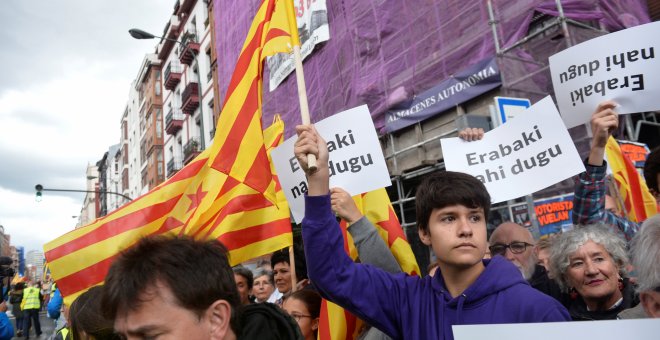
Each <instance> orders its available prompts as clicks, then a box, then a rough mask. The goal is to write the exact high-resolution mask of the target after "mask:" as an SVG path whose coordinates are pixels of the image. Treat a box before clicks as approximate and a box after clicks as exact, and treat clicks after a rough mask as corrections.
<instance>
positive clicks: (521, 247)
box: [488, 242, 534, 256]
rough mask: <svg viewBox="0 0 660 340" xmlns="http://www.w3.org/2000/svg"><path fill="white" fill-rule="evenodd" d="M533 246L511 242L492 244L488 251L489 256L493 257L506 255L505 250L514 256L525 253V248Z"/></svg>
mask: <svg viewBox="0 0 660 340" xmlns="http://www.w3.org/2000/svg"><path fill="white" fill-rule="evenodd" d="M533 246H534V245H533V244H529V243H527V242H511V243H509V244H494V245H492V246H490V247H488V249H490V254H491V255H492V256H495V255H504V254H505V253H506V250H507V248H508V249H509V250H511V252H512V253H514V254H521V253H523V252H525V250H526V249H527V247H533Z"/></svg>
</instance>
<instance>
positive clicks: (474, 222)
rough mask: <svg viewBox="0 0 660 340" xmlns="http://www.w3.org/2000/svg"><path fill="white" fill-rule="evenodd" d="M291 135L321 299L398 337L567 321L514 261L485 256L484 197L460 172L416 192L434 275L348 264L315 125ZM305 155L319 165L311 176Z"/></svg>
mask: <svg viewBox="0 0 660 340" xmlns="http://www.w3.org/2000/svg"><path fill="white" fill-rule="evenodd" d="M296 130H297V133H298V140H297V141H296V144H295V147H294V152H295V155H296V158H297V159H298V162H299V163H300V166H301V168H302V169H303V170H304V171H305V174H306V175H307V182H308V192H307V195H306V196H305V218H304V220H303V230H302V234H303V239H304V245H305V253H306V257H307V265H308V266H307V267H308V271H309V276H310V279H311V280H312V282H314V285H315V286H316V287H317V288H318V290H319V292H320V293H321V295H322V296H323V297H325V298H326V299H328V300H330V301H332V302H334V303H337V304H338V305H340V306H342V307H344V308H346V309H347V310H348V311H350V312H352V313H355V314H356V315H357V316H358V317H360V318H361V319H363V320H365V322H367V323H369V324H371V325H373V326H375V327H376V328H378V329H380V330H381V331H383V332H385V333H386V334H387V335H389V336H390V337H392V338H396V339H453V333H452V326H453V325H461V324H490V323H517V322H547V321H568V320H569V315H568V312H567V311H566V309H565V308H564V307H563V306H561V304H560V303H559V302H557V301H556V300H554V299H552V298H551V297H549V296H547V295H544V294H542V293H540V292H538V291H536V290H535V289H533V288H532V287H530V286H529V285H528V284H527V282H525V280H524V279H523V277H522V275H520V272H519V271H518V269H516V267H515V266H514V265H512V264H511V262H509V261H507V260H506V259H504V258H502V257H495V258H494V259H492V260H482V259H483V257H484V254H485V252H486V248H487V241H486V220H487V217H488V212H489V210H490V196H489V194H488V192H487V191H486V188H485V187H484V185H483V183H481V182H480V181H479V180H477V179H476V178H474V177H472V176H470V175H467V174H462V173H457V172H449V171H447V172H441V173H437V174H434V175H431V176H428V177H426V178H425V179H424V181H423V182H422V184H420V186H419V187H418V190H417V197H416V205H417V223H418V233H419V237H420V239H421V241H422V242H423V243H424V244H426V245H428V246H431V248H432V249H433V252H434V253H435V255H436V258H437V260H438V265H439V266H438V271H437V273H436V274H435V275H434V276H433V277H430V276H426V277H423V278H421V277H418V276H408V275H405V274H391V273H387V272H385V271H383V270H380V269H378V268H375V267H372V266H369V265H362V264H357V263H354V262H353V261H352V260H351V259H350V257H348V255H347V254H346V252H345V251H344V247H343V244H344V241H343V237H342V233H341V230H340V229H339V226H338V225H337V221H336V219H335V215H334V214H333V213H332V208H331V198H330V195H329V191H330V188H329V168H328V146H327V144H326V142H325V141H324V140H323V138H321V136H320V135H319V134H318V132H316V129H315V128H314V127H313V126H311V125H304V126H298V127H296ZM308 154H311V155H314V156H316V158H317V160H318V163H317V168H316V169H315V170H314V171H311V170H310V169H309V167H308V165H307V155H308ZM384 292H385V293H384Z"/></svg>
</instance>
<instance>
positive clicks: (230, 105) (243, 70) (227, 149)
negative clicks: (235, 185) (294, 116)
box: [210, 0, 300, 202]
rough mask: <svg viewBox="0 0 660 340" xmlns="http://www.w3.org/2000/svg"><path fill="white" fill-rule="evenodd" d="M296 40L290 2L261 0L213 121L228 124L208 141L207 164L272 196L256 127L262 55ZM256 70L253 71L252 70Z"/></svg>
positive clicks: (258, 124)
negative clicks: (211, 143) (208, 158)
mask: <svg viewBox="0 0 660 340" xmlns="http://www.w3.org/2000/svg"><path fill="white" fill-rule="evenodd" d="M296 44H297V45H300V42H299V39H298V29H297V24H296V17H295V14H294V11H293V2H292V1H290V0H264V1H263V3H262V4H261V7H260V8H259V10H258V12H257V15H256V16H255V19H254V21H253V22H252V26H251V27H250V30H249V32H248V36H247V39H246V40H245V44H244V45H243V49H242V50H241V53H240V55H239V57H238V62H237V66H236V71H234V74H233V75H232V78H231V80H230V82H229V87H228V89H227V95H226V99H225V103H224V105H223V110H222V114H221V115H220V118H219V120H218V126H230V127H231V128H229V129H224V130H223V131H220V132H219V133H218V132H216V135H215V138H216V140H220V141H222V142H220V143H214V144H213V145H212V146H211V150H212V152H211V153H212V155H213V156H212V157H211V159H210V163H211V167H212V168H214V169H217V170H218V171H220V172H223V173H226V174H228V175H229V176H231V177H233V178H234V179H236V180H238V181H239V182H241V183H245V184H246V185H248V186H249V187H251V188H252V189H254V190H256V191H257V192H260V193H262V194H264V196H266V197H267V198H268V199H269V200H270V201H271V202H276V200H277V198H276V197H275V195H274V192H275V191H274V190H272V188H269V185H270V184H271V183H272V182H271V178H272V176H271V173H270V170H269V167H268V156H267V155H266V150H265V148H264V147H263V146H264V141H263V136H262V133H261V114H262V111H261V101H262V87H263V79H262V75H263V67H264V64H263V62H262V61H263V59H264V58H265V57H267V56H270V55H274V54H276V53H281V52H290V51H291V48H292V46H294V45H296ZM257 75H258V76H257Z"/></svg>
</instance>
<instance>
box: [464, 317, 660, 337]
mask: <svg viewBox="0 0 660 340" xmlns="http://www.w3.org/2000/svg"><path fill="white" fill-rule="evenodd" d="M452 331H453V332H454V339H455V340H468V339H469V340H472V339H519V338H520V337H521V336H522V337H526V335H531V334H533V338H534V340H556V339H562V340H584V339H585V338H589V339H598V340H622V339H635V340H655V339H657V338H658V334H660V319H630V320H604V321H588V322H575V321H573V322H545V323H518V324H490V325H460V326H459V325H456V326H452Z"/></svg>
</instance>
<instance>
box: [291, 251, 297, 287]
mask: <svg viewBox="0 0 660 340" xmlns="http://www.w3.org/2000/svg"><path fill="white" fill-rule="evenodd" d="M289 262H290V263H289V269H290V273H291V292H295V291H296V290H297V289H296V286H297V285H298V282H297V281H298V279H297V276H296V257H295V256H294V255H293V245H291V246H289Z"/></svg>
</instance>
